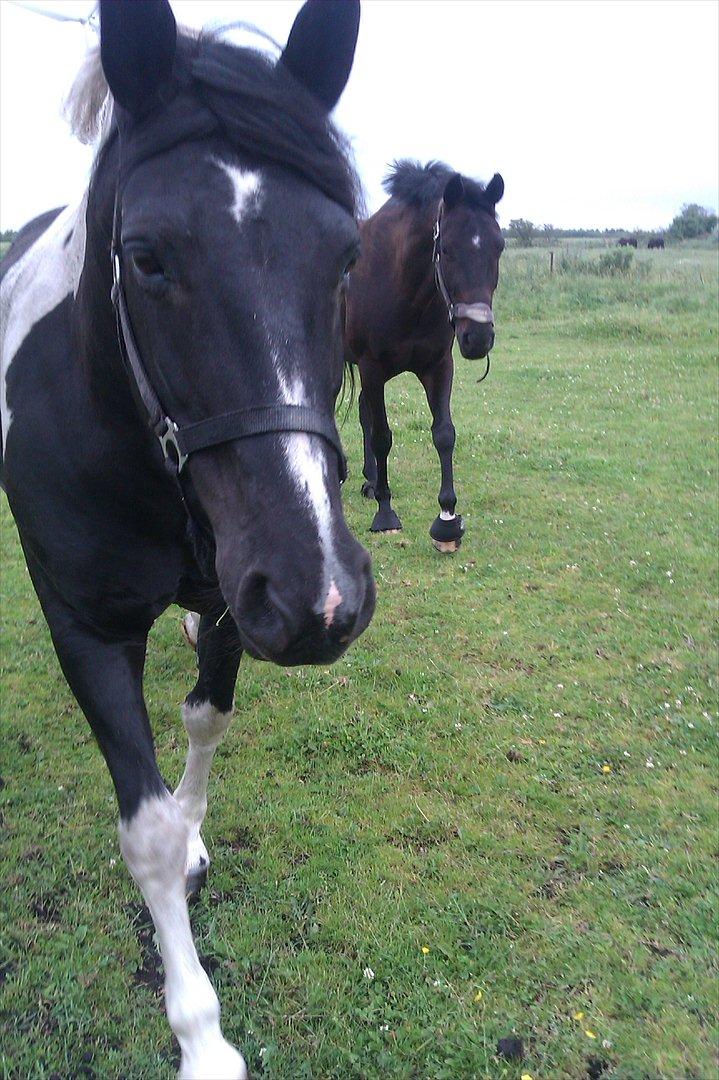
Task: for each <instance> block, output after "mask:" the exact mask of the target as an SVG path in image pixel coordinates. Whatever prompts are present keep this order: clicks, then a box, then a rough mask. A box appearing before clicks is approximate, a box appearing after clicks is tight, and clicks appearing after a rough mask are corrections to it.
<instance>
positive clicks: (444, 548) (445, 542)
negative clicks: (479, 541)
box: [429, 514, 464, 555]
mask: <svg viewBox="0 0 719 1080" xmlns="http://www.w3.org/2000/svg"><path fill="white" fill-rule="evenodd" d="M429 535H430V536H431V537H432V543H433V544H434V546H435V547H436V548H437V551H441V552H442V554H443V555H451V554H452V553H453V552H455V551H459V549H460V546H461V544H462V536H463V535H464V521H463V520H462V516H461V514H457V515H456V516H455V517H453V518H450V519H449V520H447V519H446V518H443V517H436V518H435V519H434V521H433V522H432V524H431V525H430V528H429Z"/></svg>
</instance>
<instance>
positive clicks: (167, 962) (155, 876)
mask: <svg viewBox="0 0 719 1080" xmlns="http://www.w3.org/2000/svg"><path fill="white" fill-rule="evenodd" d="M28 566H29V567H30V570H31V574H32V576H33V581H34V584H35V588H36V591H37V593H38V596H39V598H40V602H41V604H42V607H43V610H44V612H45V617H46V618H47V622H48V625H49V627H50V632H51V634H52V638H53V642H54V644H55V650H56V652H57V655H58V659H59V660H60V665H61V667H62V669H63V672H64V673H65V677H66V679H67V681H68V683H69V684H70V688H71V689H72V691H73V693H74V695H75V697H76V698H77V700H78V703H79V704H80V707H81V708H82V710H83V712H84V713H85V716H86V717H87V719H88V720H89V722H90V725H91V727H92V729H93V732H94V734H95V737H96V738H97V741H98V743H99V744H100V749H101V750H102V752H103V754H104V756H105V760H106V761H107V764H108V767H109V769H110V774H111V776H112V780H113V783H114V785H115V791H116V793H117V800H118V804H119V807H120V825H119V834H120V849H121V851H122V855H123V858H124V859H125V862H126V863H127V866H128V869H129V871H130V873H131V874H132V876H133V878H134V879H135V881H136V883H137V885H138V886H139V888H140V891H141V893H142V895H143V896H144V898H145V902H146V904H147V906H148V908H149V910H150V914H151V915H152V920H153V922H154V924H155V928H156V930H157V936H158V940H159V943H160V952H161V954H162V962H163V965H164V968H165V1007H166V1010H167V1018H168V1020H169V1022H170V1027H171V1028H172V1030H173V1032H174V1033H175V1035H176V1037H177V1040H178V1042H179V1044H180V1049H181V1051H182V1060H181V1066H180V1077H183V1078H186V1080H191V1078H192V1080H201V1078H202V1080H205V1078H207V1077H217V1078H218V1080H219V1078H223V1080H244V1078H245V1077H246V1076H247V1069H246V1066H245V1062H244V1059H243V1057H242V1055H241V1054H239V1053H238V1051H237V1050H235V1048H234V1047H233V1046H231V1045H230V1044H229V1043H228V1042H226V1040H225V1039H224V1037H223V1035H222V1031H221V1029H220V1003H219V1001H218V1000H217V995H216V994H215V991H214V990H213V988H212V984H211V983H210V980H209V979H208V977H207V975H206V974H205V972H204V970H203V968H202V966H201V964H200V961H199V960H198V957H197V952H196V950H195V945H194V942H193V940H192V931H191V929H190V919H189V915H188V911H187V900H186V898H185V862H186V858H187V845H188V838H189V832H190V830H189V826H188V824H187V820H186V818H185V815H184V813H183V810H182V807H181V806H180V804H179V803H178V802H177V800H176V799H175V798H174V797H173V796H172V795H171V794H170V793H169V791H168V790H167V788H166V787H165V784H164V783H163V780H162V777H161V776H160V773H159V770H158V768H157V762H156V760H155V751H154V747H153V740H152V733H151V731H150V724H149V720H148V717H147V711H146V708H145V702H144V699H143V693H142V676H143V669H144V663H145V647H146V641H147V633H146V632H144V633H140V632H138V633H136V634H134V635H133V634H126V635H125V636H124V637H123V639H122V640H121V641H119V640H114V639H110V638H107V637H103V636H100V635H99V634H98V633H97V632H96V631H95V630H93V629H90V628H89V627H88V626H86V625H85V624H84V623H83V622H81V621H80V619H79V617H78V616H77V614H76V613H75V612H74V611H73V610H71V609H70V608H68V607H66V606H65V604H64V602H63V601H62V600H60V599H59V598H58V597H57V596H56V594H55V593H54V592H53V590H52V588H51V586H49V585H48V584H47V582H46V581H45V579H44V576H43V574H42V571H40V570H39V568H38V567H37V565H35V564H34V560H32V558H31V557H28Z"/></svg>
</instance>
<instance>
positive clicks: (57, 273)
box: [0, 192, 87, 449]
mask: <svg viewBox="0 0 719 1080" xmlns="http://www.w3.org/2000/svg"><path fill="white" fill-rule="evenodd" d="M86 210H87V192H85V194H84V196H83V198H82V200H81V202H80V204H79V205H75V206H72V207H67V208H66V209H65V210H63V211H62V212H61V213H60V214H58V216H57V217H56V218H55V220H54V221H53V222H52V223H51V224H50V225H48V227H47V229H45V231H44V232H43V233H42V234H41V235H40V236H39V237H38V238H37V240H36V241H35V243H34V244H32V246H31V247H29V248H28V250H27V251H26V252H25V254H24V255H23V256H22V257H21V258H19V259H18V261H17V262H16V263H14V264H13V265H12V266H11V267H10V269H9V270H8V271H7V273H6V274H5V277H4V278H3V280H2V284H1V285H0V418H1V420H2V431H3V449H4V448H5V443H6V442H7V436H8V431H9V429H10V425H11V423H12V413H11V411H10V408H9V406H8V403H7V377H8V371H9V369H10V365H11V364H12V362H13V360H14V358H15V356H16V354H17V352H18V350H19V349H20V347H21V345H22V343H23V342H24V341H25V338H26V337H27V336H28V334H29V333H30V331H31V330H32V329H33V327H34V326H36V325H37V324H38V323H39V322H40V320H41V319H43V318H44V317H45V316H46V315H49V314H50V312H51V311H53V310H54V309H55V308H56V307H57V306H58V304H60V303H62V301H63V300H64V299H65V298H66V297H68V296H70V295H71V294H72V295H74V294H75V293H77V287H78V285H79V283H80V275H81V273H82V267H83V264H84V262H85V213H86ZM68 236H69V237H70V240H69V241H68V242H67V246H65V244H66V241H67V238H68Z"/></svg>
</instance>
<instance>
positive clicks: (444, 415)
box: [420, 349, 464, 553]
mask: <svg viewBox="0 0 719 1080" xmlns="http://www.w3.org/2000/svg"><path fill="white" fill-rule="evenodd" d="M453 376H454V361H453V359H452V351H451V349H450V351H449V352H448V353H447V355H446V356H445V357H444V358H443V359H442V360H441V361H440V363H438V364H434V365H432V367H431V368H428V369H427V371H425V372H423V373H422V375H420V380H421V382H422V385H423V386H424V390H425V393H426V395H427V402H428V404H429V407H430V410H431V412H432V441H433V442H434V445H435V449H436V451H437V454H438V455H439V465H440V470H441V482H440V489H439V507H440V512H439V515H438V516H437V517H436V518H435V519H434V521H433V522H432V524H431V526H430V529H429V535H430V536H431V537H432V542H433V543H434V546H435V547H436V548H437V550H438V551H441V552H444V553H447V552H452V551H457V549H458V548H459V546H460V544H461V543H462V535H463V533H464V522H463V521H462V518H461V515H459V514H456V513H455V508H456V506H457V495H456V493H455V490H454V469H453V455H454V444H455V439H456V432H455V428H454V424H453V423H452V413H451V411H450V400H451V397H452V378H453Z"/></svg>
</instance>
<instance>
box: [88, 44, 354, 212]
mask: <svg viewBox="0 0 719 1080" xmlns="http://www.w3.org/2000/svg"><path fill="white" fill-rule="evenodd" d="M173 79H174V83H175V87H174V88H175V91H176V93H175V96H174V97H172V94H171V93H170V94H163V98H164V100H165V102H167V104H165V105H164V107H160V108H159V109H157V110H155V111H153V112H152V113H150V114H149V115H148V117H147V118H146V119H145V120H144V121H142V123H141V124H140V125H138V128H137V131H136V136H137V137H136V139H133V142H135V141H137V142H138V146H139V148H138V151H137V152H136V153H135V154H134V160H140V159H142V158H143V157H148V156H150V155H151V154H154V153H159V152H160V151H162V150H165V149H168V148H169V147H170V146H172V145H175V144H177V143H179V142H183V141H184V140H185V139H187V138H193V137H194V138H198V137H206V136H208V135H210V134H213V133H214V132H217V133H219V134H222V135H223V136H224V137H225V138H227V139H228V141H229V142H230V143H231V144H232V145H233V146H234V147H235V148H236V149H237V150H239V151H240V152H244V153H247V154H248V155H249V156H251V157H252V158H253V159H254V160H258V161H260V162H263V163H265V164H269V165H281V166H283V167H285V168H289V169H292V170H293V171H295V172H296V173H298V174H299V175H300V176H302V177H304V178H305V179H306V180H308V181H309V182H310V183H312V184H313V185H315V186H316V187H318V188H319V189H320V190H321V191H323V192H324V193H325V194H326V195H327V196H328V197H329V198H331V199H333V200H334V201H335V202H337V203H339V204H340V205H341V206H343V207H344V208H345V209H346V210H348V211H349V212H350V213H352V214H355V213H356V212H357V208H358V202H359V193H360V186H359V181H358V179H357V175H356V173H355V171H354V168H353V166H352V164H351V161H350V157H349V152H348V149H347V146H346V144H345V143H344V141H343V139H342V137H341V136H340V135H339V133H338V132H337V130H336V129H335V127H334V125H333V124H332V122H331V121H330V120H329V118H328V116H327V114H326V113H325V111H324V110H323V108H322V106H321V104H320V103H319V102H318V101H317V100H316V99H315V98H314V97H313V95H312V94H310V93H309V91H308V90H306V89H305V88H304V87H303V86H301V85H300V84H299V83H298V82H297V81H296V80H295V79H294V78H293V76H292V75H291V74H290V72H289V71H288V70H287V69H286V68H285V67H284V65H283V64H282V63H281V62H277V63H275V61H274V60H273V59H272V58H270V57H268V56H266V55H264V54H262V53H260V52H257V51H255V50H254V49H248V48H241V47H239V46H236V45H231V44H229V43H227V42H226V41H219V40H217V38H215V37H213V36H211V35H200V36H199V37H193V36H190V35H188V34H181V35H179V36H178V41H177V55H176V60H175V69H174V75H173ZM168 98H169V99H170V100H169V101H168ZM155 116H156V120H155ZM108 141H109V142H113V141H114V139H112V138H111V139H110V140H108ZM102 157H104V154H101V155H100V158H102ZM99 163H100V161H99V160H98V164H99Z"/></svg>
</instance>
